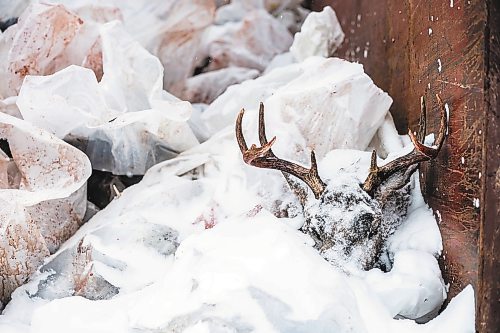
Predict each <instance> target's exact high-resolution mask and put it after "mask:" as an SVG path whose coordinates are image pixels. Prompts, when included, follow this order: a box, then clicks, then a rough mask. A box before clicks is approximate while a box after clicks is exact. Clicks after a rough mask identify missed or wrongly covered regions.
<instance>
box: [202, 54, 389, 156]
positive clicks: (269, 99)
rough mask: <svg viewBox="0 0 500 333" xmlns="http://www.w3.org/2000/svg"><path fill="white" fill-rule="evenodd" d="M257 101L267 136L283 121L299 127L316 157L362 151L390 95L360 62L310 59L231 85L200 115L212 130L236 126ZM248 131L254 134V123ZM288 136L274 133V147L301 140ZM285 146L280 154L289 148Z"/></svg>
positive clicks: (387, 103) (386, 107) (386, 106)
mask: <svg viewBox="0 0 500 333" xmlns="http://www.w3.org/2000/svg"><path fill="white" fill-rule="evenodd" d="M261 101H263V102H264V105H265V109H266V119H267V120H266V125H267V126H266V127H267V132H268V137H269V139H270V138H271V137H272V136H273V135H274V134H273V130H274V128H279V127H281V126H282V123H287V125H289V127H290V128H291V127H293V126H297V128H298V130H299V131H300V133H301V134H302V135H301V136H303V137H304V138H305V145H307V146H308V147H310V148H312V149H314V150H315V151H316V155H317V157H318V158H319V159H321V158H322V157H323V156H324V155H325V154H326V153H327V152H329V151H330V150H332V149H334V148H349V149H358V150H365V149H366V148H367V147H368V144H369V143H370V141H371V139H372V137H373V136H374V135H375V133H376V131H377V129H378V128H379V127H380V125H382V123H383V121H384V119H385V116H386V114H387V112H388V110H389V107H390V105H391V104H392V99H391V97H389V95H387V93H385V92H384V91H382V90H381V89H380V88H378V87H377V86H376V85H375V84H374V83H373V81H372V80H371V78H370V77H369V76H368V75H366V74H365V73H364V71H363V66H362V65H360V64H356V63H351V62H348V61H345V60H342V59H338V58H322V57H309V58H307V59H306V60H305V61H303V62H301V63H298V64H292V65H288V66H283V67H279V68H276V69H274V70H273V71H271V72H270V73H267V74H265V75H263V76H261V77H259V78H257V79H255V80H248V81H245V82H243V83H241V84H239V85H234V86H232V87H229V88H228V89H227V90H226V92H225V93H224V94H222V95H221V96H220V97H219V98H217V99H216V100H215V101H214V102H213V103H212V104H211V105H210V106H209V107H208V108H207V109H206V110H205V111H204V113H203V114H202V119H203V120H204V121H205V124H206V126H207V128H208V130H209V131H210V133H211V134H213V133H216V132H217V131H219V130H221V129H222V128H224V127H226V126H234V122H235V119H236V115H237V113H238V112H239V110H241V108H246V109H248V110H256V109H257V108H258V106H259V102H261ZM247 117H248V118H252V115H251V114H249V115H248V116H247ZM253 118H255V119H256V116H253ZM255 119H252V120H248V121H256V120H255ZM280 123H281V125H280ZM294 124H295V125H294ZM290 128H289V129H288V130H290ZM250 131H251V132H255V133H256V132H257V125H255V126H254V127H253V130H252V129H250ZM290 139H291V142H290V141H288V140H279V136H278V140H277V141H276V149H277V151H279V150H280V149H281V148H280V146H281V143H280V141H285V142H287V145H288V147H293V146H294V144H299V143H298V142H297V140H298V138H295V139H294V138H293V137H291V138H290ZM300 145H301V146H302V143H300ZM283 148H284V149H283V151H284V152H286V151H290V150H291V149H286V147H283ZM306 156H307V154H306Z"/></svg>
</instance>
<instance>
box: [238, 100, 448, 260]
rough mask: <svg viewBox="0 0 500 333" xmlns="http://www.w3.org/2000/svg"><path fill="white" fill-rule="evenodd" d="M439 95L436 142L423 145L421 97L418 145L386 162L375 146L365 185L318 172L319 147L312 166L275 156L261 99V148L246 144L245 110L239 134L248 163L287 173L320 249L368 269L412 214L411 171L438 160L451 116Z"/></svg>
mask: <svg viewBox="0 0 500 333" xmlns="http://www.w3.org/2000/svg"><path fill="white" fill-rule="evenodd" d="M436 97H437V100H438V103H439V106H440V110H441V121H440V128H439V133H438V134H437V135H436V137H435V140H434V144H433V145H432V146H431V147H428V146H425V145H424V144H423V143H422V142H423V140H424V137H425V132H426V107H425V102H424V99H423V98H422V99H421V111H422V112H421V115H420V123H419V130H418V132H417V133H416V134H414V133H413V132H411V131H409V133H408V134H409V136H410V139H411V141H412V143H413V145H414V149H413V150H412V151H411V152H410V153H408V154H406V155H404V156H402V157H399V158H397V159H396V160H393V161H392V162H389V163H387V164H385V165H383V166H378V165H377V154H376V151H375V150H374V151H373V152H372V156H371V165H370V169H369V173H368V177H367V178H366V180H365V181H364V183H362V184H360V183H359V181H358V180H357V179H354V177H353V178H352V179H345V177H342V181H339V182H337V181H336V180H335V179H333V180H330V181H329V182H328V183H325V182H324V181H323V180H322V179H321V178H320V176H319V174H318V168H317V164H316V157H315V154H314V151H312V152H311V167H310V168H309V169H308V168H305V167H303V166H300V165H298V164H296V163H293V162H289V161H286V160H283V159H280V158H278V157H276V155H274V153H273V151H272V149H271V147H272V145H273V144H274V142H275V140H276V137H274V138H272V139H271V141H268V140H267V138H266V133H265V132H266V130H265V124H264V105H263V104H262V103H261V104H260V109H259V141H260V147H257V146H256V145H252V146H251V147H250V148H248V146H247V144H246V142H245V138H244V136H243V132H242V124H241V123H242V120H243V115H244V112H245V110H244V109H242V110H241V111H240V113H239V114H238V118H237V120H236V138H237V141H238V145H239V147H240V150H241V153H242V154H243V160H244V161H245V163H247V164H249V165H252V166H255V167H258V168H267V169H276V170H279V171H281V172H282V173H283V175H284V176H285V179H286V180H287V182H288V184H289V185H290V187H291V189H292V190H293V191H294V193H295V194H296V195H297V196H298V198H299V200H300V202H301V205H302V207H303V213H304V217H305V223H304V225H303V226H302V231H303V232H305V233H307V234H309V235H310V236H311V237H312V238H313V239H314V240H315V243H316V244H315V247H316V248H317V249H318V250H319V252H320V253H321V254H322V255H323V257H325V258H326V259H327V260H328V261H330V262H332V263H334V264H337V265H341V266H344V265H346V264H347V263H354V264H355V266H357V267H361V268H363V269H369V268H372V267H374V266H375V265H377V264H378V263H379V258H380V254H381V252H382V250H383V248H384V244H385V241H386V240H387V238H388V237H389V236H390V235H391V234H392V233H393V232H394V230H395V229H396V228H397V227H398V226H399V224H400V223H401V221H402V219H403V218H404V216H405V215H406V213H407V209H408V206H409V203H410V186H409V184H410V177H411V175H412V174H413V173H414V172H415V170H417V168H418V165H419V163H420V162H424V161H428V160H431V159H433V158H435V157H436V156H437V154H438V153H439V150H440V149H441V146H442V145H443V142H444V139H445V132H446V128H447V117H446V111H445V108H444V105H443V102H442V101H441V98H440V97H439V96H438V95H436ZM290 175H293V176H295V177H296V178H298V179H300V180H301V181H302V182H304V183H305V184H306V185H307V186H308V187H309V189H310V190H311V191H312V193H313V194H314V197H313V196H312V195H310V192H309V191H308V189H307V187H304V186H303V185H302V184H301V183H300V182H297V181H296V180H295V179H294V178H292V177H290Z"/></svg>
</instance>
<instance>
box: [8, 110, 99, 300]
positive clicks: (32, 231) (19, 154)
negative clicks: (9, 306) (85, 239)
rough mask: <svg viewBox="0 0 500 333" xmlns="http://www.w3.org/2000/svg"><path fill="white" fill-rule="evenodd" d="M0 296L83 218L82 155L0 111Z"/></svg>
mask: <svg viewBox="0 0 500 333" xmlns="http://www.w3.org/2000/svg"><path fill="white" fill-rule="evenodd" d="M0 138H2V139H4V140H6V141H4V142H6V143H7V144H8V147H9V150H10V151H9V152H8V153H9V154H11V156H9V155H8V154H7V152H4V153H2V154H1V155H0V173H1V174H0V186H1V189H0V202H2V203H1V204H0V216H2V218H0V233H1V234H2V235H3V236H2V237H1V240H2V241H1V242H0V261H2V264H1V265H0V267H1V270H2V271H1V273H0V276H1V279H2V283H1V284H0V285H1V286H2V289H0V301H1V302H5V301H7V300H8V299H9V297H10V294H11V292H12V291H13V290H14V288H15V287H18V286H20V285H21V284H23V283H24V282H25V281H26V280H27V279H28V277H29V276H30V275H31V273H33V272H34V271H35V270H36V268H37V267H38V266H39V265H40V264H41V263H42V261H43V259H44V258H45V257H46V256H47V255H48V254H49V253H54V252H55V251H56V250H57V249H58V248H59V246H60V245H61V244H62V243H63V242H64V241H66V240H67V239H68V238H69V237H70V236H71V235H72V234H74V233H75V232H76V230H77V229H78V228H79V227H80V225H81V224H82V223H83V217H84V215H85V210H86V205H87V198H86V184H85V183H86V180H87V179H88V177H89V176H90V172H91V170H90V163H89V161H88V158H87V157H86V156H85V155H84V154H83V153H82V152H80V151H79V150H77V149H76V148H73V147H71V146H70V145H68V144H66V143H64V142H62V141H60V140H58V139H57V138H55V137H53V136H52V135H49V134H48V133H46V132H44V131H42V130H40V129H38V128H36V127H33V126H32V125H30V124H28V123H27V122H25V121H23V120H19V119H17V118H14V117H11V116H8V115H5V114H2V113H0ZM2 179H3V181H1V180H2Z"/></svg>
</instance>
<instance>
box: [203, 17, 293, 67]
mask: <svg viewBox="0 0 500 333" xmlns="http://www.w3.org/2000/svg"><path fill="white" fill-rule="evenodd" d="M292 41H293V38H292V35H291V34H290V32H289V31H288V30H287V28H286V27H285V26H283V25H282V24H281V23H280V22H279V21H278V20H277V19H276V18H274V17H273V16H272V15H270V14H269V13H268V12H267V11H265V10H263V9H259V10H253V11H251V12H249V13H247V15H246V16H245V18H244V19H243V20H242V21H238V22H228V23H225V24H223V25H213V26H211V27H210V28H209V29H207V31H206V33H205V37H204V43H205V45H206V46H205V49H206V53H207V55H208V56H209V57H210V59H211V61H210V63H209V65H208V66H207V70H209V71H210V70H215V69H220V68H224V67H229V66H239V67H246V68H254V69H257V70H259V71H263V70H264V69H265V68H266V66H267V64H268V63H269V62H270V61H271V59H272V58H273V57H274V56H275V55H277V54H280V53H283V52H285V51H287V50H288V48H289V47H290V45H292Z"/></svg>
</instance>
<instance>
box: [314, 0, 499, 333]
mask: <svg viewBox="0 0 500 333" xmlns="http://www.w3.org/2000/svg"><path fill="white" fill-rule="evenodd" d="M324 5H331V6H332V7H333V8H334V9H335V11H336V12H337V16H338V17H339V20H340V22H341V25H342V28H343V29H344V32H345V33H346V40H345V42H344V44H343V46H342V48H341V49H340V50H338V51H337V53H336V56H339V57H341V58H345V59H348V60H352V61H359V62H360V63H362V64H363V65H364V66H365V70H366V72H367V73H368V74H369V75H370V76H371V77H372V79H373V80H374V82H375V83H376V84H377V85H378V86H379V87H381V88H382V89H384V90H386V91H387V92H388V93H389V94H390V95H391V96H392V97H393V99H394V104H393V106H392V108H391V112H392V114H393V116H394V120H395V122H396V125H397V127H398V130H399V131H400V133H406V130H407V127H408V124H410V127H411V128H417V122H418V115H419V98H420V96H421V95H425V96H427V101H428V107H430V108H436V107H437V105H436V103H435V99H434V98H433V96H434V94H436V93H438V94H440V95H441V96H442V97H443V100H444V101H445V102H446V103H447V105H448V108H449V123H450V125H449V132H448V137H447V139H446V142H445V145H444V146H443V149H442V151H441V153H440V155H439V156H438V158H437V160H436V161H434V162H430V163H424V164H423V165H422V167H421V176H422V190H423V194H424V197H425V198H426V200H427V202H428V203H429V205H430V206H431V207H432V208H433V210H434V212H435V214H436V216H437V218H438V220H439V221H440V224H439V226H440V229H441V233H442V237H443V246H444V251H443V257H442V259H443V260H442V268H443V270H444V276H445V280H446V282H448V283H450V293H449V296H450V297H453V296H454V295H456V294H457V293H458V292H460V291H461V290H462V289H463V288H464V287H465V286H467V285H468V284H472V285H473V287H474V291H475V295H476V310H477V311H476V312H477V313H476V315H477V328H478V330H479V331H481V332H495V331H496V330H497V329H498V328H500V316H499V315H498V313H500V294H499V292H500V291H499V290H500V278H499V274H500V273H499V272H500V261H499V256H500V253H499V252H500V225H499V223H500V221H499V215H500V214H499V210H498V200H499V196H500V174H499V172H498V168H499V159H500V158H499V145H500V133H499V130H498V124H499V121H498V110H499V108H500V105H499V103H500V98H499V89H500V86H499V78H500V70H499V66H500V46H499V40H498V39H499V38H500V1H498V0H486V1H479V0H471V1H467V0H463V1H462V0H454V1H431V0H422V1H411V0H330V1H327V0H319V1H317V0H315V1H312V4H311V6H312V8H313V9H315V10H320V9H321V8H322V7H323V6H324ZM429 114H430V115H438V114H439V112H429ZM438 125H439V124H438V117H434V118H430V119H429V129H428V132H430V131H436V130H437V128H438Z"/></svg>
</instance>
